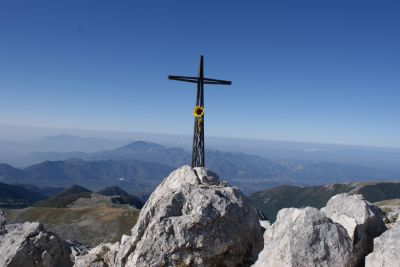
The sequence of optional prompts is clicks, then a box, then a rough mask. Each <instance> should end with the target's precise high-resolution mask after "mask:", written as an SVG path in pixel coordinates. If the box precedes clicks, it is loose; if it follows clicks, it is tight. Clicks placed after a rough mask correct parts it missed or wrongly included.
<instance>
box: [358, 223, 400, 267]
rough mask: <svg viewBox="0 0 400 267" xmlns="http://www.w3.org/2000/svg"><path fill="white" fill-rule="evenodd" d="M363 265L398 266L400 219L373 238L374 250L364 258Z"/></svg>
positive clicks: (372, 266)
mask: <svg viewBox="0 0 400 267" xmlns="http://www.w3.org/2000/svg"><path fill="white" fill-rule="evenodd" d="M365 267H400V219H398V220H397V223H396V225H395V226H394V227H392V228H391V229H389V230H387V231H386V232H384V233H383V234H382V235H381V236H379V237H376V238H375V239H374V251H373V252H372V253H370V254H368V255H367V257H366V258H365Z"/></svg>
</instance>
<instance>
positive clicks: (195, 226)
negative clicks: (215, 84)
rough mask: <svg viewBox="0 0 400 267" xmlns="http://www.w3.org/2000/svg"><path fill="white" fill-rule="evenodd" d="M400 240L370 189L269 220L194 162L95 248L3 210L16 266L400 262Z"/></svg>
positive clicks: (3, 252) (7, 247)
mask: <svg viewBox="0 0 400 267" xmlns="http://www.w3.org/2000/svg"><path fill="white" fill-rule="evenodd" d="M262 228H263V229H265V232H264V236H263V234H262ZM109 230H110V231H115V229H109ZM263 237H264V240H263ZM399 240H400V222H397V224H396V225H395V226H393V227H392V228H391V229H389V230H387V229H386V226H385V224H384V222H383V219H382V215H381V210H379V209H378V208H377V207H375V206H374V205H372V204H371V203H369V202H368V201H366V200H364V199H363V197H362V196H361V195H352V194H347V193H345V194H339V195H335V196H333V197H331V198H330V199H329V201H328V202H327V204H326V206H325V207H323V208H321V210H319V209H317V208H313V207H305V208H285V209H282V210H280V211H279V212H278V216H277V220H276V221H275V222H274V223H273V224H270V223H269V222H268V221H265V220H263V219H262V218H261V217H260V216H259V213H258V212H257V211H256V210H255V209H254V208H253V207H252V206H251V205H250V203H249V202H248V200H247V198H246V197H244V196H243V194H242V193H241V192H240V191H239V190H238V189H237V188H235V187H231V186H230V185H228V184H227V183H225V182H222V181H221V180H220V179H219V178H218V176H217V175H216V174H215V173H213V172H211V171H208V170H207V169H204V168H191V167H189V166H184V167H181V168H179V169H177V170H175V171H174V172H172V173H171V174H170V175H169V176H168V177H166V178H165V179H164V180H163V181H162V183H161V184H160V185H159V186H158V187H157V189H156V190H155V191H154V192H153V194H152V195H151V196H150V198H149V199H148V201H147V202H146V204H145V205H144V207H143V208H142V210H141V211H140V215H139V218H138V220H137V223H136V225H135V226H134V227H133V228H132V230H131V234H130V235H123V236H122V238H121V240H120V241H119V242H116V243H101V244H99V245H98V246H96V247H94V248H92V249H91V250H88V249H87V248H86V247H85V246H83V245H82V244H80V243H79V242H75V241H68V240H67V241H64V240H62V239H60V238H59V236H58V235H57V234H55V233H53V232H51V231H48V230H46V229H45V228H44V227H43V226H42V225H41V224H39V223H37V222H33V223H29V222H25V223H23V224H21V223H16V224H8V225H6V219H5V217H4V214H3V212H1V211H0V266H7V267H14V266H24V267H31V266H35V267H52V266H57V267H59V266H60V267H64V266H65V267H71V266H75V267H142V266H143V267H144V266H146V267H147V266H149V267H152V266H193V267H197V266H199V267H208V266H224V267H230V266H233V267H236V266H237V267H239V266H240V267H245V266H253V267H264V266H265V267H268V266H271V267H294V266H326V267H337V266H340V267H361V266H364V264H365V266H367V267H372V266H382V267H388V266H390V267H392V266H399V267H400V265H399V262H400V260H399V255H400V251H399V247H400V243H399Z"/></svg>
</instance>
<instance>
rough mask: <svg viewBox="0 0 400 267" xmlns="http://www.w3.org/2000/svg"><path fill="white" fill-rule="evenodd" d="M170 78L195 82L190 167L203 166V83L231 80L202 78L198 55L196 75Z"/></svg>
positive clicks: (202, 71) (225, 83)
mask: <svg viewBox="0 0 400 267" xmlns="http://www.w3.org/2000/svg"><path fill="white" fill-rule="evenodd" d="M168 79H170V80H176V81H182V82H191V83H197V96H196V106H195V108H194V110H193V116H194V130H193V147H192V168H194V167H204V166H205V155H204V154H205V152H204V84H223V85H231V84H232V82H231V81H224V80H216V79H210V78H204V59H203V56H200V65H199V73H198V77H188V76H171V75H170V76H168Z"/></svg>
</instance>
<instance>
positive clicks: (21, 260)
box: [0, 222, 73, 267]
mask: <svg viewBox="0 0 400 267" xmlns="http://www.w3.org/2000/svg"><path fill="white" fill-rule="evenodd" d="M5 230H6V233H5V234H2V235H0V266H7V267H14V266H15V267H21V266H24V267H31V266H32V267H42V266H43V267H53V266H57V267H68V266H72V265H73V261H72V259H71V258H70V250H71V248H70V247H69V245H68V244H67V243H65V242H64V241H62V240H60V238H59V237H58V236H57V235H56V234H54V233H52V232H48V231H46V230H45V229H44V227H43V226H42V225H41V224H39V223H38V222H33V223H30V222H26V223H23V224H9V225H6V226H5Z"/></svg>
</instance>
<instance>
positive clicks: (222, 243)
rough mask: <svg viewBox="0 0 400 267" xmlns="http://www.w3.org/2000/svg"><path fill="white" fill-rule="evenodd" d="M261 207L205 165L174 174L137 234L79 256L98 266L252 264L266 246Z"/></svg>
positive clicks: (155, 195) (148, 209)
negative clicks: (260, 212) (256, 208)
mask: <svg viewBox="0 0 400 267" xmlns="http://www.w3.org/2000/svg"><path fill="white" fill-rule="evenodd" d="M262 244H263V243H262V230H261V226H260V224H259V219H258V214H257V211H256V210H255V209H254V208H253V207H252V206H251V205H250V204H249V203H248V201H247V199H246V198H245V197H244V196H243V195H242V193H241V192H240V191H239V190H238V189H236V188H234V187H231V186H229V185H228V184H226V183H224V182H221V181H220V180H219V178H218V176H217V175H216V174H215V173H213V172H211V171H208V170H206V169H204V168H194V169H192V168H191V167H189V166H184V167H181V168H179V169H177V170H176V171H174V172H172V173H171V174H170V175H169V176H168V177H167V178H165V179H164V181H163V182H162V183H161V184H160V185H159V186H158V187H157V189H156V190H155V191H154V192H153V194H152V195H151V196H150V198H149V200H148V201H147V203H146V204H145V206H144V207H143V209H142V210H141V212H140V215H139V219H138V221H137V223H136V225H135V227H134V228H133V229H132V235H131V236H123V237H122V240H121V242H120V243H119V244H113V245H104V244H102V245H100V246H99V247H96V248H94V249H92V250H91V251H89V253H88V254H87V255H85V256H81V257H77V259H76V263H75V265H76V266H78V267H83V266H93V264H100V263H102V264H104V265H97V266H138V267H139V266H246V265H247V266H248V265H250V264H251V262H252V261H254V260H255V259H256V258H257V255H258V252H259V251H260V250H261V248H262Z"/></svg>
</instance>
